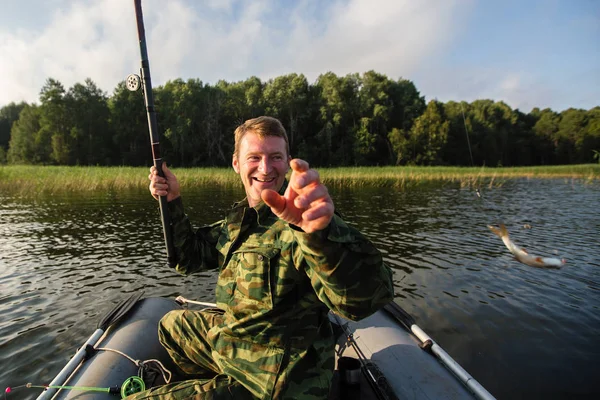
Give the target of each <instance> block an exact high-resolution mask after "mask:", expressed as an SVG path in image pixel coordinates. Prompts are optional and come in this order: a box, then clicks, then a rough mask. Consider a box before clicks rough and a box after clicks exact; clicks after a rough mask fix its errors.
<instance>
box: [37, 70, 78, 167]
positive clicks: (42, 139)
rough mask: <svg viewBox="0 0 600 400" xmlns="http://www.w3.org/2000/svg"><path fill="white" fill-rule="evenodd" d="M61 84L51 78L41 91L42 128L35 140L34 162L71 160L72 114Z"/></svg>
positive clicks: (72, 146) (58, 162)
mask: <svg viewBox="0 0 600 400" xmlns="http://www.w3.org/2000/svg"><path fill="white" fill-rule="evenodd" d="M65 95H66V91H65V88H64V87H63V85H62V83H60V82H59V81H57V80H55V79H52V78H48V79H47V80H46V83H45V85H44V86H43V87H42V90H41V92H40V102H41V105H40V108H39V114H40V129H39V131H38V132H37V135H36V137H35V145H36V155H35V157H34V159H33V160H31V161H32V162H34V163H43V164H45V163H50V162H53V163H57V164H68V163H70V160H71V159H72V154H73V151H74V150H73V149H74V138H73V137H71V127H72V125H71V116H72V114H71V112H70V110H69V108H68V104H67V101H66V99H65Z"/></svg>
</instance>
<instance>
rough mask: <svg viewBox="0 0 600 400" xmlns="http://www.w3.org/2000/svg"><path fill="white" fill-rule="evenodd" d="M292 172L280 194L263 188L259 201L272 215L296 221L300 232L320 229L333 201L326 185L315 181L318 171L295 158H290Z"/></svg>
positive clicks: (331, 215)
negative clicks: (269, 208)
mask: <svg viewBox="0 0 600 400" xmlns="http://www.w3.org/2000/svg"><path fill="white" fill-rule="evenodd" d="M290 166H291V167H292V176H291V177H290V182H289V185H288V188H287V190H286V191H285V193H284V195H283V196H281V195H279V193H277V192H275V191H274V190H270V189H265V190H263V191H262V193H261V197H262V199H263V201H264V202H265V203H266V204H267V205H268V206H269V207H271V210H272V211H273V213H274V214H275V215H277V216H278V217H279V218H281V219H283V220H284V221H286V222H288V223H290V224H293V225H296V226H298V227H299V228H301V229H302V230H303V231H304V232H307V233H311V232H316V231H319V230H322V229H324V228H326V227H327V225H329V222H330V221H331V218H333V211H334V206H333V201H332V200H331V197H329V192H328V191H327V188H326V187H325V186H324V185H323V184H322V183H321V182H320V181H319V173H318V172H317V171H315V170H314V169H310V168H309V166H308V163H307V162H306V161H304V160H300V159H298V158H296V159H293V160H292V161H290Z"/></svg>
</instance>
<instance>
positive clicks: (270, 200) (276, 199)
mask: <svg viewBox="0 0 600 400" xmlns="http://www.w3.org/2000/svg"><path fill="white" fill-rule="evenodd" d="M260 197H261V198H262V199H263V201H264V202H265V204H266V205H268V206H269V207H271V210H272V211H273V212H274V213H275V214H280V213H282V212H283V211H284V210H285V198H283V196H280V195H279V193H277V192H276V191H274V190H271V189H265V190H263V191H262V192H260Z"/></svg>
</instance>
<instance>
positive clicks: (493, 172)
mask: <svg viewBox="0 0 600 400" xmlns="http://www.w3.org/2000/svg"><path fill="white" fill-rule="evenodd" d="M318 170H319V173H320V175H321V179H322V181H323V182H324V183H325V184H326V185H329V186H340V187H341V186H346V187H361V186H391V187H406V186H413V185H420V184H424V183H428V182H433V181H450V182H459V183H460V184H461V185H463V186H469V185H482V184H484V185H493V184H498V182H500V181H501V180H505V179H512V178H542V179H543V178H569V179H584V180H590V181H595V180H597V179H599V178H600V165H599V164H585V165H562V166H545V167H515V168H487V167H485V168H466V167H344V168H322V169H318ZM173 172H174V173H175V174H176V175H177V178H178V179H179V182H180V184H181V186H182V188H185V187H194V186H202V185H218V186H235V187H239V186H240V178H239V176H238V175H237V174H236V173H235V172H234V171H233V169H232V168H174V169H173ZM147 187H148V168H146V167H65V166H30V165H21V166H15V165H9V166H0V191H1V192H2V193H11V194H21V195H27V196H35V195H36V194H40V193H45V194H52V193H65V192H66V193H69V192H72V193H77V192H97V191H124V190H145V189H147Z"/></svg>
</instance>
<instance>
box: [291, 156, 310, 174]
mask: <svg viewBox="0 0 600 400" xmlns="http://www.w3.org/2000/svg"><path fill="white" fill-rule="evenodd" d="M290 167H291V168H292V171H296V172H304V171H308V169H309V165H308V163H307V162H306V161H304V160H301V159H299V158H294V159H293V160H292V161H290Z"/></svg>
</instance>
